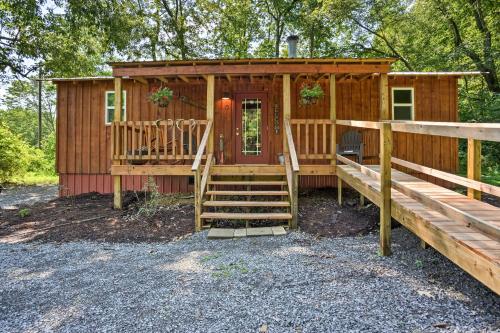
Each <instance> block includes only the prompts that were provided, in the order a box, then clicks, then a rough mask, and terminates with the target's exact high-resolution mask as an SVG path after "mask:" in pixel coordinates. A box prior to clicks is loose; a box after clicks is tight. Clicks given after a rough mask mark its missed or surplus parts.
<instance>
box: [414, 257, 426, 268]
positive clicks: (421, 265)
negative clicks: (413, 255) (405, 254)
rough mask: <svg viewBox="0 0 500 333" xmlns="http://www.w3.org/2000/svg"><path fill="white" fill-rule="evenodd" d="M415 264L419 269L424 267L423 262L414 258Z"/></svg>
mask: <svg viewBox="0 0 500 333" xmlns="http://www.w3.org/2000/svg"><path fill="white" fill-rule="evenodd" d="M415 266H417V268H419V269H421V268H423V267H424V263H423V262H422V260H418V259H417V260H415Z"/></svg>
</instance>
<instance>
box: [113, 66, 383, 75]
mask: <svg viewBox="0 0 500 333" xmlns="http://www.w3.org/2000/svg"><path fill="white" fill-rule="evenodd" d="M389 70H390V65H389V64H255V65H251V64H222V65H220V64H219V65H197V66H155V67H141V68H138V67H115V68H113V76H166V75H167V76H168V75H202V74H218V75H221V74H240V75H248V74H282V73H290V74H299V73H304V74H321V73H388V72H389Z"/></svg>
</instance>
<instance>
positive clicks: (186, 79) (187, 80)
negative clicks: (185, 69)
mask: <svg viewBox="0 0 500 333" xmlns="http://www.w3.org/2000/svg"><path fill="white" fill-rule="evenodd" d="M177 76H178V77H179V79H181V80H182V81H184V82H186V83H189V79H188V78H187V76H185V75H177Z"/></svg>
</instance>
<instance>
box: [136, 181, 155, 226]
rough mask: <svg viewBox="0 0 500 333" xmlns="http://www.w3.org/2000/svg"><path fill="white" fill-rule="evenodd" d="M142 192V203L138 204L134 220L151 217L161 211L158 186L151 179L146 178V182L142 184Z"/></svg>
mask: <svg viewBox="0 0 500 333" xmlns="http://www.w3.org/2000/svg"><path fill="white" fill-rule="evenodd" d="M143 191H144V202H143V203H141V204H140V206H139V209H138V210H137V213H136V214H135V216H133V218H134V219H138V218H140V217H152V216H154V215H155V214H156V213H157V212H158V211H159V210H160V209H161V202H160V200H161V194H160V192H159V191H158V186H157V185H156V182H155V179H154V178H153V177H148V180H147V181H146V183H145V184H144V187H143Z"/></svg>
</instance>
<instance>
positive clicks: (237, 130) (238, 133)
mask: <svg viewBox="0 0 500 333" xmlns="http://www.w3.org/2000/svg"><path fill="white" fill-rule="evenodd" d="M239 135H240V129H239V128H238V127H236V136H239Z"/></svg>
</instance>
